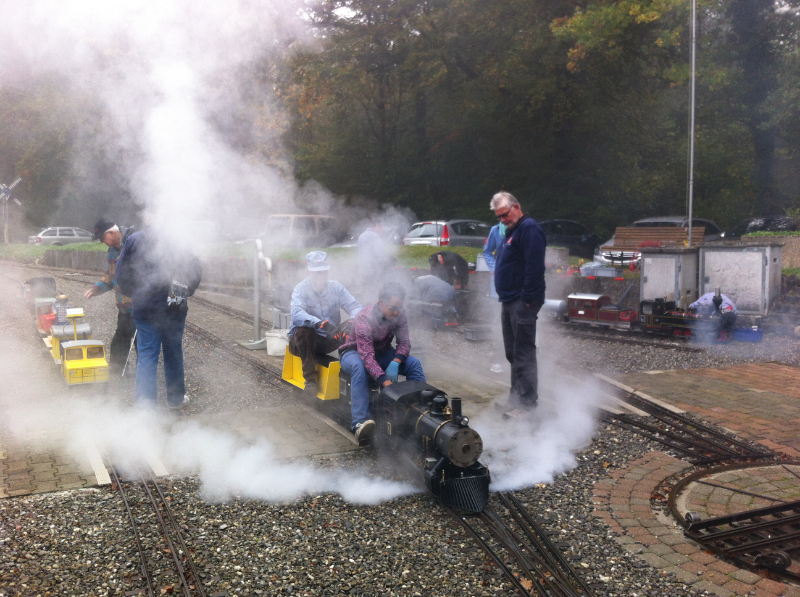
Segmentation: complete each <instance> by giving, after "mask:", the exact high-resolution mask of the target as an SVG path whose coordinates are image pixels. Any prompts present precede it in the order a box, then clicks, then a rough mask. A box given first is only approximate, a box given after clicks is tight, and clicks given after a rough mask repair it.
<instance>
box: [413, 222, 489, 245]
mask: <svg viewBox="0 0 800 597" xmlns="http://www.w3.org/2000/svg"><path fill="white" fill-rule="evenodd" d="M490 230H491V226H489V225H488V224H486V223H484V222H481V221H480V220H437V221H430V222H417V223H416V224H412V225H411V230H409V231H408V232H407V233H406V235H405V237H404V238H403V244H404V245H406V246H415V245H428V246H432V247H447V246H450V247H478V248H481V247H483V244H484V242H485V241H486V237H488V236H489V231H490Z"/></svg>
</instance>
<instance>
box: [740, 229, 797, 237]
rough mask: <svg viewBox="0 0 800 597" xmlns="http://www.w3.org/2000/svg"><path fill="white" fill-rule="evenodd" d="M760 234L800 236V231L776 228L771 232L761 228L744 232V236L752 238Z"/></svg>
mask: <svg viewBox="0 0 800 597" xmlns="http://www.w3.org/2000/svg"><path fill="white" fill-rule="evenodd" d="M760 236H800V231H792V230H775V231H774V232H770V231H767V230H760V231H758V232H750V233H748V234H743V235H742V238H751V237H760Z"/></svg>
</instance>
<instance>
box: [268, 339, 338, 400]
mask: <svg viewBox="0 0 800 597" xmlns="http://www.w3.org/2000/svg"><path fill="white" fill-rule="evenodd" d="M339 370H340V366H339V361H337V360H331V362H330V363H329V364H328V365H327V366H325V365H320V364H319V363H317V379H318V380H319V381H318V388H319V391H318V392H317V398H319V399H320V400H336V399H337V398H339ZM282 377H283V379H284V380H285V381H288V382H289V383H290V384H292V385H293V386H296V387H298V388H300V389H301V390H303V389H305V387H306V379H305V377H303V362H302V361H301V360H300V357H298V356H295V355H293V354H292V353H291V352H289V347H288V346H287V347H286V352H285V353H284V355H283V375H282Z"/></svg>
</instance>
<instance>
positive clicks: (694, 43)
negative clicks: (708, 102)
mask: <svg viewBox="0 0 800 597" xmlns="http://www.w3.org/2000/svg"><path fill="white" fill-rule="evenodd" d="M696 55H697V0H692V91H691V99H690V109H689V246H690V247H691V246H692V208H693V200H694V97H695V78H696V68H697V67H696V57H697V56H696Z"/></svg>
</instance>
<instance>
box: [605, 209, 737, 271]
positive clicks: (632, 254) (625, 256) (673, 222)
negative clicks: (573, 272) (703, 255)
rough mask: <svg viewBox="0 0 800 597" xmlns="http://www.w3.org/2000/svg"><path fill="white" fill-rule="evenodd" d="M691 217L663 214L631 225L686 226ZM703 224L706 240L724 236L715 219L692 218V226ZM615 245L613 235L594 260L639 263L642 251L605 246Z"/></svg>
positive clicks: (608, 262)
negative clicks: (615, 249)
mask: <svg viewBox="0 0 800 597" xmlns="http://www.w3.org/2000/svg"><path fill="white" fill-rule="evenodd" d="M688 222H689V219H688V218H686V217H684V216H661V217H656V218H644V219H643V220H636V221H635V222H634V223H633V224H631V227H635V228H642V227H650V228H653V227H669V226H676V227H683V228H686V227H687V224H688ZM700 226H703V227H704V228H705V229H706V230H705V236H704V237H703V241H704V242H710V241H714V240H719V239H720V238H721V237H722V230H720V228H719V226H717V224H716V223H715V222H714V221H713V220H707V219H705V218H692V227H693V228H697V227H700ZM613 246H614V237H613V236H612V237H611V238H610V239H608V240H607V241H606V242H604V243H603V244H602V245H600V246H598V247H597V249H595V252H594V256H593V257H592V260H593V261H595V262H597V263H602V264H603V265H607V264H618V265H628V264H629V263H630V262H631V261H633V262H634V263H638V262H639V259H640V253H639V252H638V251H635V250H633V249H630V250H627V251H614V250H613V249H606V248H603V247H613Z"/></svg>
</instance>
